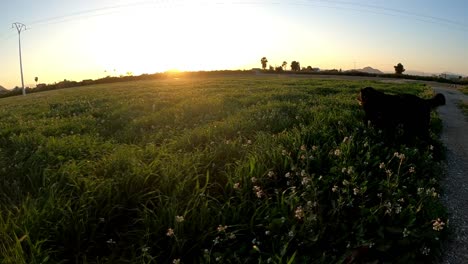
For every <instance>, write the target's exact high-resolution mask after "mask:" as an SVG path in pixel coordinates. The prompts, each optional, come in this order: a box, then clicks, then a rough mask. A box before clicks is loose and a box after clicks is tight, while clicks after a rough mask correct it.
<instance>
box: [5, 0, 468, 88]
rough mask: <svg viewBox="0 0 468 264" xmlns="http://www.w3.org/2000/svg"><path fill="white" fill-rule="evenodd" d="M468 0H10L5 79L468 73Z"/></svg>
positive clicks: (9, 82)
mask: <svg viewBox="0 0 468 264" xmlns="http://www.w3.org/2000/svg"><path fill="white" fill-rule="evenodd" d="M467 14H468V1H466V0H448V1H440V0H437V1H435V0H354V1H352V0H337V1H332V0H330V1H325V0H322V1H318V0H317V1H313V0H298V1H284V0H252V1H250V0H239V1H226V0H202V1H194V0H190V1H189V0H153V1H144V0H143V1H138V0H134V1H130V0H80V1H72V0H41V1H37V0H14V1H6V0H5V1H3V0H2V1H1V3H0V85H2V86H4V87H6V88H13V87H14V86H21V79H20V70H19V69H20V67H19V56H18V34H17V32H16V29H12V28H11V26H12V23H13V22H21V23H24V24H26V26H27V28H28V29H27V30H26V31H23V32H22V33H21V41H22V52H23V54H22V55H23V70H24V79H25V85H26V86H31V87H34V86H35V82H34V77H38V78H39V83H53V82H58V81H62V80H64V79H67V80H74V81H81V80H83V79H96V78H101V77H105V76H107V75H111V76H113V75H121V74H123V75H125V74H126V73H127V72H132V73H133V74H135V75H138V74H141V73H154V72H163V71H167V70H173V69H177V70H222V69H251V68H254V67H260V66H261V64H260V59H261V57H263V56H266V57H267V59H268V61H269V63H268V64H269V65H272V66H276V65H281V63H282V62H283V61H287V62H288V68H289V63H290V62H291V61H293V60H296V61H299V62H300V63H301V66H309V65H310V66H312V67H318V68H321V69H332V68H336V69H340V68H341V69H343V70H347V69H352V68H354V67H355V66H356V68H363V67H365V66H371V67H374V68H378V69H380V70H382V71H387V72H391V71H393V66H394V65H396V64H397V63H399V62H401V63H402V64H403V65H404V66H405V68H406V69H407V71H420V72H426V73H441V72H453V73H457V74H462V75H468V18H467V17H468V16H467Z"/></svg>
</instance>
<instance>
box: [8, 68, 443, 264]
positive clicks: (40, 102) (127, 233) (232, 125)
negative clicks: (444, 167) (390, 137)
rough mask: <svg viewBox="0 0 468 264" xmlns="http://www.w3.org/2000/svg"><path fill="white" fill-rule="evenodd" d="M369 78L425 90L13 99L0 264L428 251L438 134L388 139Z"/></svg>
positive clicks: (111, 93)
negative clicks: (367, 109) (371, 115)
mask: <svg viewBox="0 0 468 264" xmlns="http://www.w3.org/2000/svg"><path fill="white" fill-rule="evenodd" d="M368 85H372V86H374V87H376V88H378V89H382V90H385V91H387V92H398V91H405V92H410V93H414V94H419V95H423V96H429V91H430V90H429V89H428V88H426V87H425V86H423V85H414V84H411V85H406V84H398V85H396V84H384V83H377V82H364V81H359V82H357V81H332V80H309V79H305V78H304V79H303V78H297V79H293V78H291V79H289V78H278V79H277V78H272V77H270V78H240V77H238V78H205V79H184V78H181V79H173V80H159V81H138V82H129V83H118V84H108V85H96V86H89V87H81V88H73V89H65V90H60V91H51V92H44V93H36V94H31V95H28V96H26V97H22V96H19V97H12V98H7V99H2V100H0V163H1V164H0V165H1V166H0V167H1V168H2V169H1V171H0V179H1V181H0V209H1V214H0V262H2V263H70V262H72V263H176V262H177V260H180V261H181V262H182V263H197V262H200V263H335V262H343V261H345V260H346V259H348V260H349V259H350V258H353V257H356V258H360V259H361V260H362V261H374V260H378V261H380V262H385V261H387V262H402V263H408V262H415V261H422V262H425V261H432V260H434V259H435V258H437V257H438V256H439V254H440V243H441V240H442V239H443V237H444V236H445V235H446V230H447V228H446V226H443V227H444V228H443V229H442V230H436V229H437V227H438V224H439V223H440V222H438V221H437V219H438V218H440V221H443V222H446V213H445V209H444V208H443V207H442V205H441V203H440V201H439V198H438V192H439V177H440V175H441V174H442V173H441V167H440V165H439V162H438V157H440V155H439V153H440V151H441V147H440V144H439V143H437V141H435V140H434V142H432V144H433V145H434V147H433V146H432V145H429V146H428V145H425V144H422V143H420V142H417V143H415V145H411V146H405V145H401V144H397V143H388V142H387V143H383V142H382V136H381V134H380V132H379V131H375V130H374V129H372V128H371V127H367V126H366V125H365V124H363V122H362V119H363V111H362V110H361V108H360V107H359V105H358V104H357V100H356V97H357V94H358V91H359V89H360V88H362V87H364V86H368ZM438 127H440V122H438V121H437V119H436V117H435V116H434V122H433V128H434V130H433V133H432V136H433V138H436V135H435V134H434V132H437V131H438ZM439 129H440V128H439ZM174 261H175V262H174Z"/></svg>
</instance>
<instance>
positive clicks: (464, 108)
mask: <svg viewBox="0 0 468 264" xmlns="http://www.w3.org/2000/svg"><path fill="white" fill-rule="evenodd" d="M460 91H461V92H462V93H464V94H466V95H468V86H465V87H462V88H460ZM458 106H459V107H460V109H461V110H462V111H463V113H465V116H466V117H468V104H467V103H464V102H460V103H459V104H458Z"/></svg>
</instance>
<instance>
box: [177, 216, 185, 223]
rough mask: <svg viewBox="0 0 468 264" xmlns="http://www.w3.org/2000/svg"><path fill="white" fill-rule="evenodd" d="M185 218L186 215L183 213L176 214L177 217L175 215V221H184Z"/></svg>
mask: <svg viewBox="0 0 468 264" xmlns="http://www.w3.org/2000/svg"><path fill="white" fill-rule="evenodd" d="M184 220H185V219H184V217H183V216H182V215H176V217H175V221H176V222H177V223H182V222H183V221H184Z"/></svg>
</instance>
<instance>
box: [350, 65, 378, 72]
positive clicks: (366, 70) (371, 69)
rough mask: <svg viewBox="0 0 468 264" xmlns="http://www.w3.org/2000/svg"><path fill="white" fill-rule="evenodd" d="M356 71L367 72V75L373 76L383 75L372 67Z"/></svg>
mask: <svg viewBox="0 0 468 264" xmlns="http://www.w3.org/2000/svg"><path fill="white" fill-rule="evenodd" d="M354 71H358V72H366V73H372V74H383V72H382V71H380V70H378V69H374V68H372V67H370V66H367V67H364V68H362V69H356V70H354Z"/></svg>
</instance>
